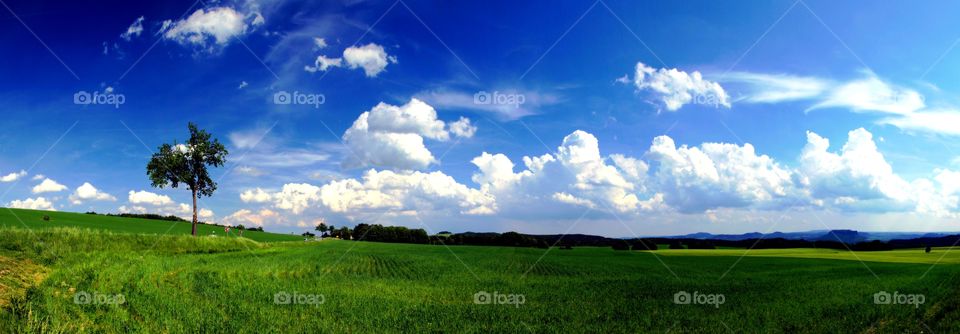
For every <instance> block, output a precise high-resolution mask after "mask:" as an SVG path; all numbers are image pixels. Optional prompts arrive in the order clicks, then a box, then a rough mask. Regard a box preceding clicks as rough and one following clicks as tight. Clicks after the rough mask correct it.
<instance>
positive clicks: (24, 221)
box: [0, 208, 303, 242]
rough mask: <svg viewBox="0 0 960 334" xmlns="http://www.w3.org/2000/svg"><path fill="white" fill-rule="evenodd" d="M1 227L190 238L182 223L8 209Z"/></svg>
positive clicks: (265, 236) (249, 234)
mask: <svg viewBox="0 0 960 334" xmlns="http://www.w3.org/2000/svg"><path fill="white" fill-rule="evenodd" d="M44 215H47V216H50V221H44V220H43V216H44ZM0 227H20V228H29V229H33V230H37V229H46V228H53V227H77V228H84V229H94V230H107V231H113V232H123V233H146V234H171V235H176V234H190V224H189V223H185V222H173V221H165V220H151V219H138V218H123V217H109V216H102V215H88V214H83V213H73V212H57V211H37V210H23V209H8V208H0ZM197 234H198V235H204V236H209V235H217V236H221V237H222V236H224V233H223V227H220V226H214V225H203V224H199V225H197ZM236 236H237V233H236V231H235V230H231V231H230V235H229V237H236ZM243 236H244V237H245V238H250V239H252V240H255V241H266V242H270V241H292V240H303V237H300V236H298V235H289V234H277V233H267V232H256V231H245V232H243Z"/></svg>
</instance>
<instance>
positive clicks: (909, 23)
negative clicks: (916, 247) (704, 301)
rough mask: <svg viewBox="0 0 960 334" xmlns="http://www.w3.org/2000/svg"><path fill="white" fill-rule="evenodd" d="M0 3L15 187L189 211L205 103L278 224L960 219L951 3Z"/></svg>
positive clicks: (238, 170)
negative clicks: (153, 175)
mask: <svg viewBox="0 0 960 334" xmlns="http://www.w3.org/2000/svg"><path fill="white" fill-rule="evenodd" d="M3 3H4V4H5V6H4V7H5V8H3V9H2V10H0V13H2V14H0V26H2V31H4V33H3V34H2V35H0V45H2V46H3V48H4V52H0V58H2V62H0V64H2V65H0V108H2V109H3V110H2V111H3V115H4V121H3V122H2V123H0V181H2V182H0V191H2V192H3V193H2V197H0V204H2V205H4V206H12V207H31V208H43V209H56V210H62V211H88V210H95V211H98V212H119V211H124V212H158V213H167V214H177V215H186V210H185V209H184V207H183V206H182V205H181V203H189V192H188V191H186V190H182V189H180V190H177V189H173V190H171V189H155V188H151V187H150V184H149V180H148V179H147V177H146V174H145V166H146V163H147V161H148V160H149V156H150V154H151V153H152V150H154V149H156V147H157V146H158V145H160V144H162V143H164V142H170V141H172V140H174V139H179V140H183V139H184V137H185V135H186V133H187V131H186V123H187V122H189V121H193V122H196V123H198V124H199V125H200V126H201V127H202V128H205V129H207V130H208V131H210V132H212V133H213V134H215V135H216V136H217V137H218V138H219V139H220V140H221V141H223V142H224V143H226V144H227V147H228V148H229V149H230V151H231V155H230V157H229V163H228V165H227V166H226V167H225V168H221V169H219V170H217V171H215V172H214V173H213V175H214V176H215V179H216V180H218V182H219V184H220V189H219V190H218V192H217V194H216V195H215V196H214V197H212V198H204V199H202V200H201V207H202V208H203V209H205V210H207V211H206V212H205V214H204V217H205V219H206V220H210V221H215V222H219V223H227V224H244V225H248V226H249V225H263V226H265V227H266V228H267V229H268V230H274V231H282V232H299V231H303V230H305V229H309V227H310V226H313V225H314V224H315V223H316V222H317V221H318V220H319V219H324V220H326V221H327V222H328V223H332V224H334V225H338V226H342V225H351V226H352V225H353V224H355V223H357V222H376V223H381V224H395V225H406V226H411V227H423V228H426V229H427V230H428V231H431V232H437V231H440V230H451V231H467V230H471V231H507V230H519V231H523V232H530V233H563V232H569V233H574V232H576V233H591V234H602V235H609V236H631V235H663V234H679V233H688V232H696V231H708V232H748V231H761V232H764V231H795V230H809V229H827V228H854V229H860V230H898V231H934V230H936V231H944V230H950V231H953V230H957V227H956V226H955V225H956V224H955V221H956V217H957V212H958V196H960V172H958V171H960V153H958V152H960V146H958V145H956V144H955V142H956V138H957V136H960V125H957V124H958V123H957V122H958V121H960V108H958V106H960V100H958V99H957V98H956V93H957V92H958V91H960V86H958V82H957V81H956V80H953V79H954V78H955V73H957V70H958V69H960V57H958V56H957V55H958V54H960V51H956V50H954V46H955V44H956V42H957V41H958V37H960V27H957V26H956V25H955V24H952V22H953V20H952V17H950V16H949V14H950V13H954V12H956V11H957V10H958V8H956V7H958V6H960V4H957V3H954V2H947V1H943V2H925V3H923V4H916V3H911V2H907V1H892V2H885V3H883V4H875V3H869V2H862V1H850V2H842V3H835V2H831V1H813V0H810V1H771V2H736V3H716V2H710V1H696V2H686V1H685V2H635V1H625V2H618V1H583V2H580V1H564V2H559V3H558V2H547V1H543V2H528V3H521V4H517V3H514V2H499V1H492V2H491V1H485V2H477V3H461V2H442V1H437V2H432V1H389V0H388V1H343V2H324V3H316V2H300V1H265V0H261V1H256V0H248V1H197V2H194V1H169V2H164V3H162V4H160V3H136V2H134V3H130V2H122V1H98V2H71V3H53V2H44V1H29V2H28V1H4V2H3ZM141 18H142V19H141ZM95 93H96V95H94V94H95ZM84 94H90V96H91V97H94V96H102V97H101V98H102V99H104V100H102V101H106V100H105V99H118V98H119V99H122V100H121V101H122V104H120V103H117V104H115V105H104V104H97V103H93V104H84V103H82V102H84V101H86V100H84V98H85V95H84ZM286 94H290V95H289V96H290V98H297V96H299V98H300V99H301V100H300V101H306V99H310V98H313V99H316V101H322V104H317V105H305V104H297V103H291V104H284V103H278V101H277V100H276V99H277V98H280V99H281V100H280V101H281V102H282V101H285V100H282V99H283V98H284V97H285V96H286ZM77 98H79V99H80V101H75V99H77ZM114 101H116V100H114ZM78 102H79V103H78ZM827 141H829V145H827ZM511 165H512V167H511ZM47 179H49V181H46V180H47Z"/></svg>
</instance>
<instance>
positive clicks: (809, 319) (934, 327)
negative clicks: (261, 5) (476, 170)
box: [0, 218, 960, 333]
mask: <svg viewBox="0 0 960 334" xmlns="http://www.w3.org/2000/svg"><path fill="white" fill-rule="evenodd" d="M4 219H5V218H4ZM64 220H66V219H64ZM54 222H61V223H62V224H65V222H62V221H60V218H55V219H54ZM84 223H86V224H93V225H98V226H99V227H101V230H81V229H77V228H43V229H34V230H26V229H24V228H22V227H21V228H9V227H7V228H3V229H0V298H2V299H0V300H2V301H0V307H2V311H0V329H3V332H9V333H140V332H146V333H199V332H229V333H279V332H294V333H306V332H468V333H481V332H482V333H489V332H494V333H518V332H519V333H527V332H532V333H541V332H564V333H567V332H575V333H581V332H584V333H600V332H616V333H620V332H629V333H637V332H642V333H648V332H660V333H663V332H670V333H685V332H702V333H729V332H736V333H741V332H746V333H757V332H772V333H797V332H812V333H823V332H830V333H850V332H859V333H902V332H910V333H919V332H925V333H928V332H933V333H945V332H951V331H955V330H956V329H957V328H960V290H958V286H960V284H958V283H960V277H958V274H960V268H958V267H957V266H956V265H955V263H957V262H958V261H960V250H957V251H954V252H948V251H947V250H946V249H936V250H934V252H933V253H931V254H924V253H923V252H922V251H919V250H908V251H895V252H875V253H865V252H858V253H856V254H851V253H849V252H846V253H845V252H833V251H823V250H808V249H799V250H795V249H789V250H754V251H749V252H748V253H746V254H747V256H744V257H742V258H741V255H743V254H744V250H710V251H702V250H661V251H656V252H628V251H613V250H612V249H610V248H589V247H584V248H576V249H573V250H560V249H551V250H549V251H548V252H547V251H546V250H543V249H532V248H509V247H473V246H454V247H449V248H448V247H444V246H430V245H406V244H384V243H369V242H351V241H338V240H326V241H322V242H309V243H306V242H302V241H297V242H270V243H265V242H257V241H254V240H250V239H246V238H213V237H200V238H193V237H190V236H185V235H165V236H155V235H145V234H136V233H128V232H137V233H144V232H145V230H139V229H129V228H128V227H127V225H124V226H123V227H122V228H120V227H118V228H116V229H113V228H111V226H113V225H115V224H134V222H126V221H117V222H95V221H93V222H84ZM137 223H139V222H137ZM43 224H46V223H43ZM103 229H108V230H111V229H113V230H116V231H118V232H116V233H114V232H105V231H102V230H103ZM121 232H127V233H121ZM162 232H163V231H160V232H157V233H162ZM545 252H546V253H545ZM856 257H859V258H860V259H862V260H863V261H866V262H864V263H865V264H866V265H865V264H864V263H861V262H860V261H857V260H856ZM934 257H936V258H940V257H943V260H942V261H941V262H940V263H939V264H937V265H931V263H932V262H936V260H934V261H931V260H930V259H931V258H934ZM731 268H732V269H731ZM881 291H887V292H890V293H894V292H897V293H898V294H920V295H923V296H924V303H923V304H919V305H895V304H891V305H885V304H881V305H878V304H875V303H874V294H875V293H877V292H881ZM482 292H486V293H488V294H489V296H491V297H492V296H495V295H499V296H505V297H502V299H500V301H503V302H507V303H503V304H500V303H479V304H478V303H477V302H476V301H475V298H477V297H481V298H482V297H485V296H488V295H485V294H479V295H478V293H482ZM678 292H689V293H691V294H694V293H696V294H700V295H722V296H723V303H722V304H715V305H711V304H696V303H693V304H677V303H675V301H674V298H675V294H677V293H678ZM78 293H86V294H88V295H92V296H100V297H102V298H100V299H96V298H95V300H97V301H98V302H93V303H83V302H81V303H77V302H75V297H76V296H78ZM118 295H123V303H117V302H116V301H117V299H116V296H118ZM507 297H512V298H513V299H509V298H507ZM111 298H113V299H111ZM111 300H112V301H114V302H113V303H111V302H110V301H111ZM291 300H292V301H293V302H289V303H286V302H285V301H291ZM511 301H513V302H516V303H509V302H511ZM520 301H522V302H523V303H522V304H520V303H519V302H520Z"/></svg>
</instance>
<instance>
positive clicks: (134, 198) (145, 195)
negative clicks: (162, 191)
mask: <svg viewBox="0 0 960 334" xmlns="http://www.w3.org/2000/svg"><path fill="white" fill-rule="evenodd" d="M127 200H128V201H130V203H132V204H150V205H154V206H161V205H170V204H173V200H171V199H170V197H169V196H167V195H159V194H155V193H152V192H149V191H145V190H141V191H133V190H131V191H130V192H129V193H128V194H127Z"/></svg>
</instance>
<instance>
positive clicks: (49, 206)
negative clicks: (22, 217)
mask: <svg viewBox="0 0 960 334" xmlns="http://www.w3.org/2000/svg"><path fill="white" fill-rule="evenodd" d="M7 206H8V207H11V208H14V209H30V210H47V211H57V209H55V208H54V207H53V203H52V202H50V201H48V200H47V199H46V198H43V197H37V198H27V199H24V200H13V201H11V202H10V203H8V204H7Z"/></svg>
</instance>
